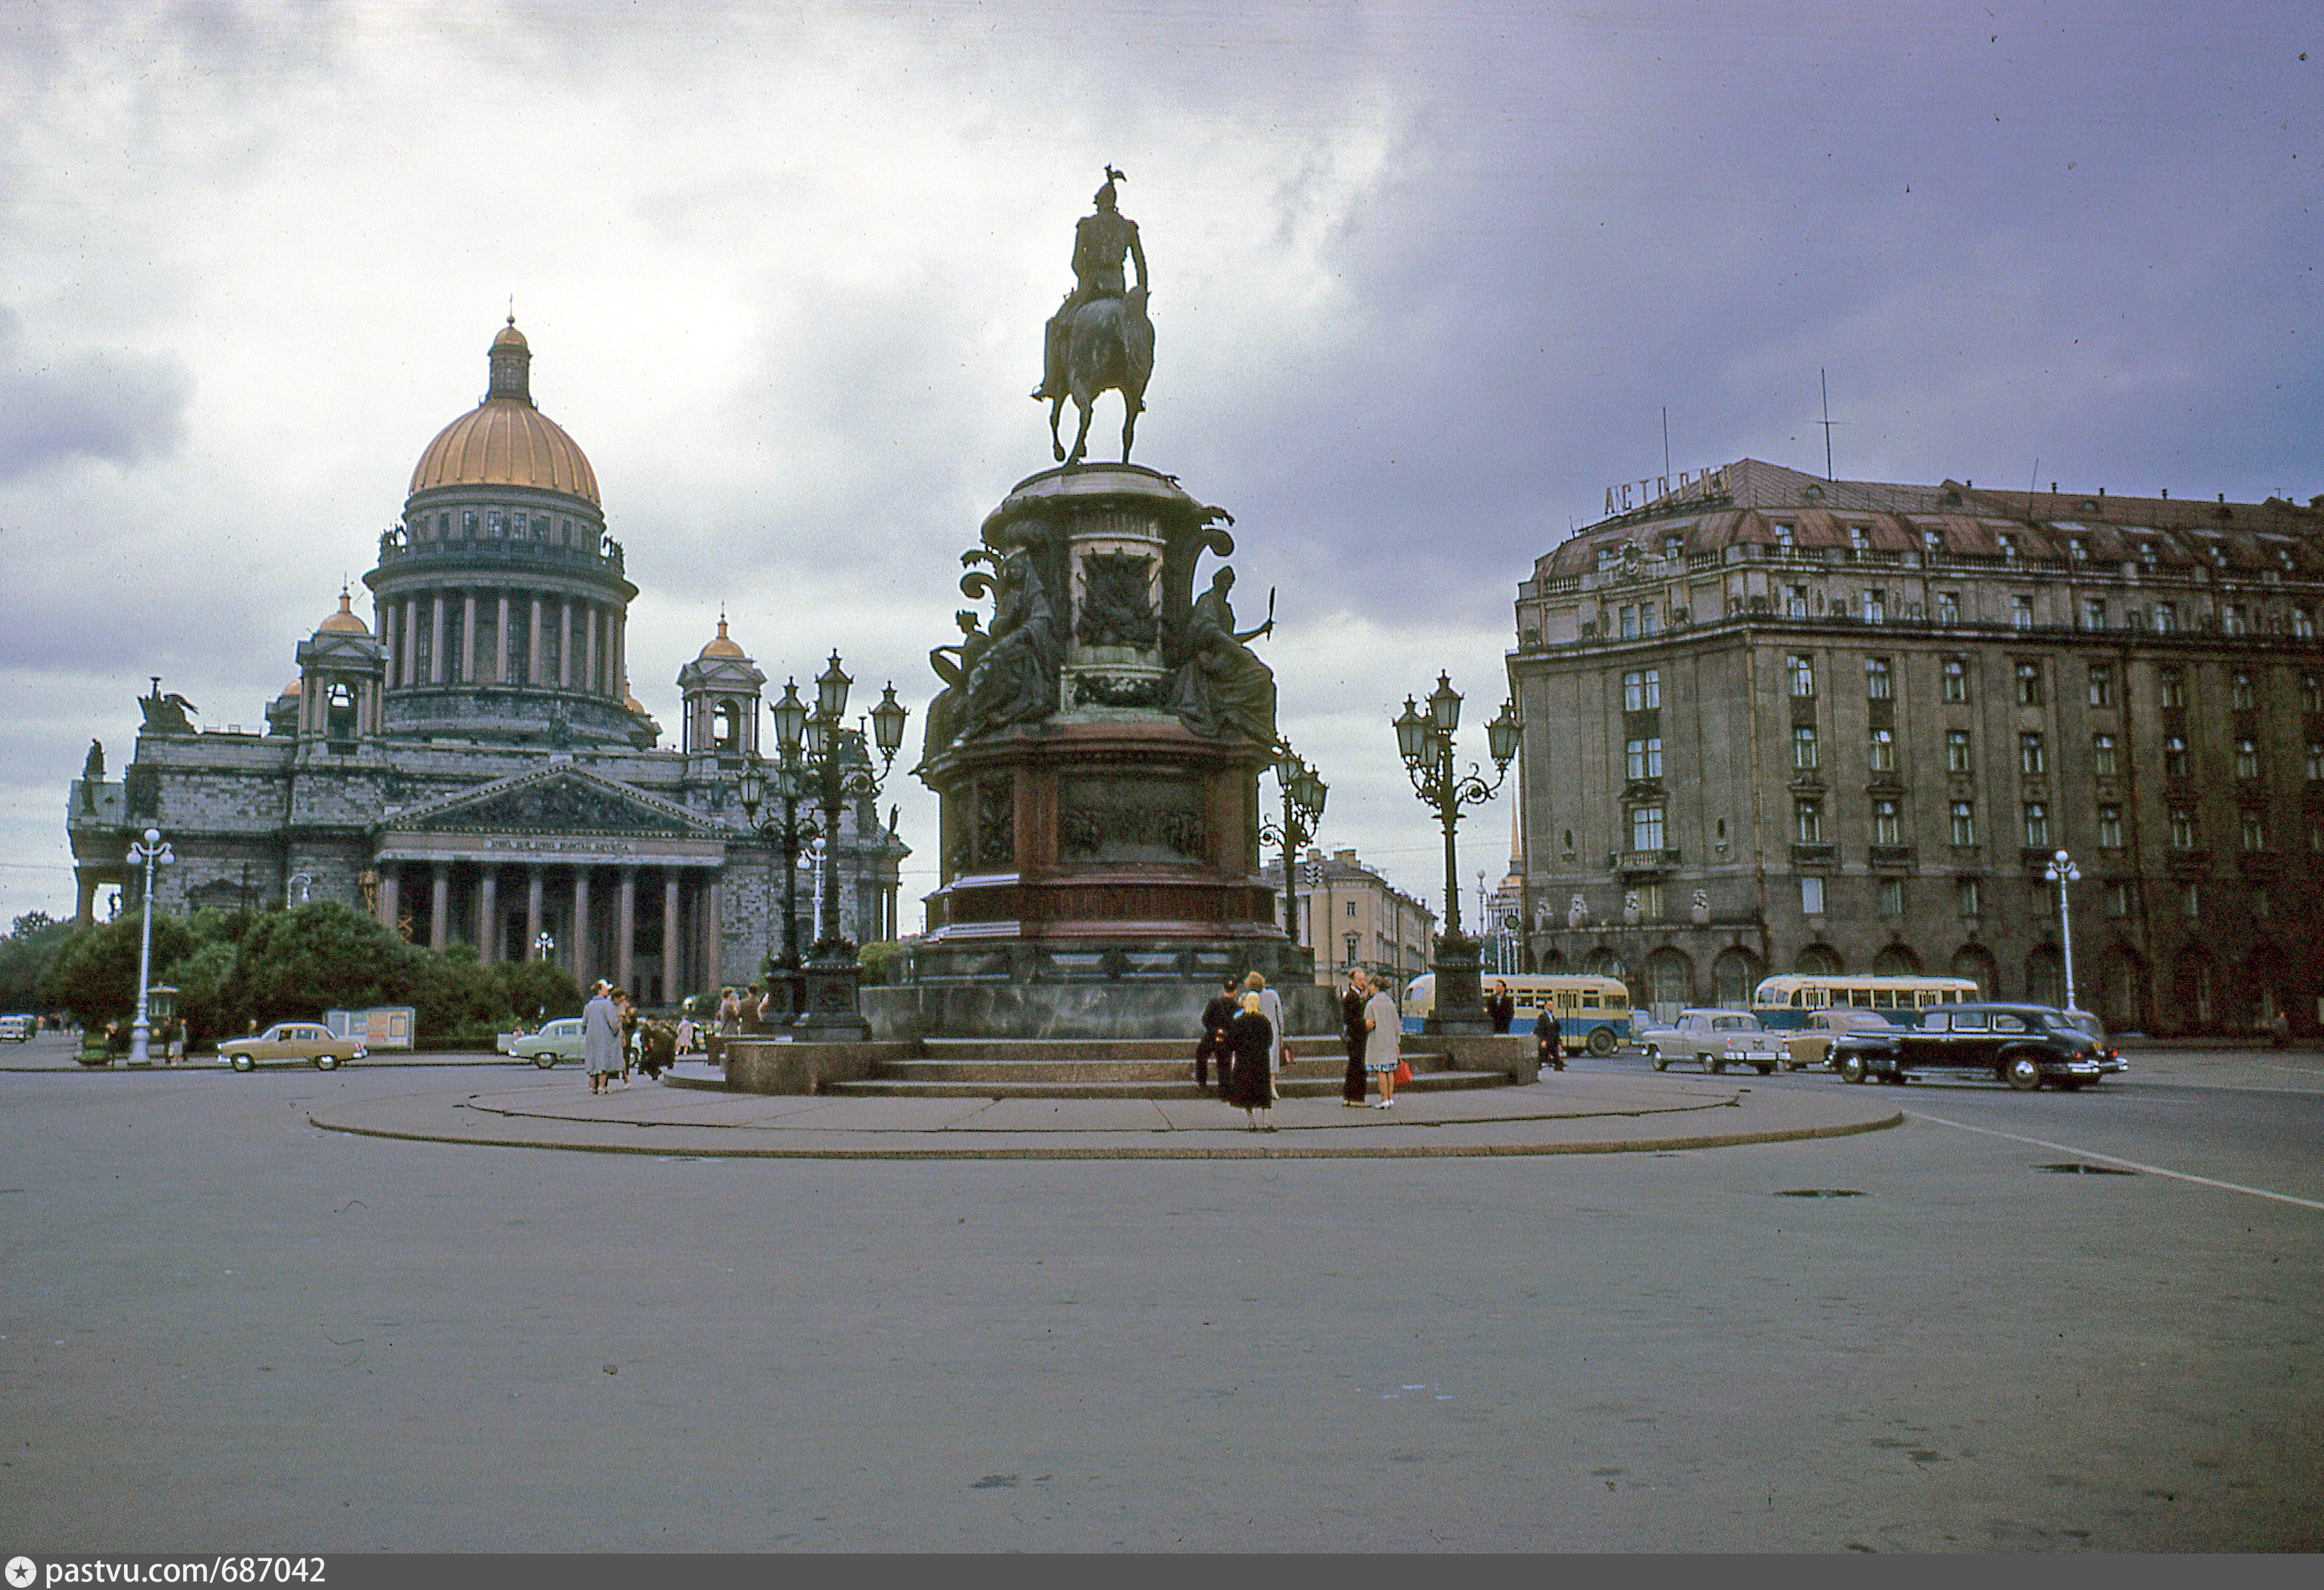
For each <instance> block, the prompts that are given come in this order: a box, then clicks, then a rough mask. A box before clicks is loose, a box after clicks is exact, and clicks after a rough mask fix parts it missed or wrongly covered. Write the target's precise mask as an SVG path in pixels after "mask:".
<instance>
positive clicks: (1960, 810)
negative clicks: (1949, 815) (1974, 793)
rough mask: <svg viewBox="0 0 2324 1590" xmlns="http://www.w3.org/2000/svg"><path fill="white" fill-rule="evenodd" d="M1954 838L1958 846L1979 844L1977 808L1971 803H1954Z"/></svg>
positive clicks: (1962, 801) (1961, 801) (1959, 801)
mask: <svg viewBox="0 0 2324 1590" xmlns="http://www.w3.org/2000/svg"><path fill="white" fill-rule="evenodd" d="M1952 836H1953V840H1952V842H1953V843H1954V844H1956V845H1974V844H1976V843H1977V808H1976V807H1975V806H1974V805H1972V804H1971V803H1969V801H1966V800H1956V801H1954V802H1953V826H1952Z"/></svg>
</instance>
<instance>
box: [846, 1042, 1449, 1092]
mask: <svg viewBox="0 0 2324 1590" xmlns="http://www.w3.org/2000/svg"><path fill="white" fill-rule="evenodd" d="M936 1047H937V1046H936V1045H935V1044H930V1045H929V1046H928V1048H929V1049H930V1050H931V1051H934V1050H935V1049H936ZM1404 1058H1405V1059H1406V1062H1407V1063H1408V1064H1409V1065H1410V1066H1411V1067H1412V1069H1413V1074H1414V1075H1415V1076H1416V1077H1421V1076H1429V1075H1433V1074H1435V1073H1438V1072H1442V1071H1446V1070H1449V1069H1451V1064H1450V1062H1449V1060H1448V1059H1447V1058H1446V1057H1445V1056H1443V1055H1426V1054H1410V1053H1407V1054H1406V1056H1405V1057H1404ZM1346 1070H1347V1061H1346V1059H1345V1058H1344V1057H1342V1055H1339V1054H1336V1053H1335V1054H1332V1055H1329V1056H1323V1055H1308V1056H1303V1055H1301V1054H1300V1053H1299V1052H1298V1049H1296V1046H1295V1048H1294V1049H1293V1050H1292V1059H1291V1063H1290V1065H1288V1066H1286V1067H1285V1068H1282V1069H1281V1070H1280V1071H1279V1072H1278V1073H1277V1075H1278V1076H1279V1077H1281V1078H1282V1079H1283V1080H1284V1081H1286V1082H1290V1081H1294V1080H1297V1081H1309V1080H1319V1081H1328V1082H1330V1083H1331V1084H1332V1085H1333V1086H1335V1087H1336V1086H1338V1085H1339V1081H1340V1078H1341V1077H1342V1076H1343V1075H1344V1074H1345V1073H1346ZM879 1075H880V1079H881V1080H884V1081H891V1082H1013V1083H1033V1082H1116V1083H1122V1082H1186V1083H1188V1084H1189V1085H1190V1086H1191V1084H1192V1078H1193V1077H1194V1056H1193V1054H1192V1053H1191V1052H1187V1050H1186V1049H1185V1048H1184V1047H1182V1048H1181V1049H1180V1051H1179V1052H1177V1053H1175V1054H1172V1055H1170V1056H1169V1057H1168V1058H1161V1059H1144V1058H1138V1059H1110V1058H1104V1057H1102V1056H1090V1055H1084V1054H1078V1053H1075V1054H1072V1055H1070V1056H1067V1055H1058V1056H1054V1057H1051V1056H1042V1055H1032V1056H1026V1057H1023V1058H1018V1057H1015V1056H1011V1057H1010V1058H991V1059H970V1058H964V1057H960V1056H953V1055H945V1056H937V1055H936V1054H935V1053H933V1052H931V1054H930V1057H929V1058H927V1059H911V1060H883V1061H881V1065H880V1072H879Z"/></svg>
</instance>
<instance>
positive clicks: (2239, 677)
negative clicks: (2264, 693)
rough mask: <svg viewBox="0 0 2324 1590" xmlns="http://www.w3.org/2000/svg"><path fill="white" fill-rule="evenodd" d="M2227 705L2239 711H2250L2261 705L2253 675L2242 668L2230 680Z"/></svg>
mask: <svg viewBox="0 0 2324 1590" xmlns="http://www.w3.org/2000/svg"><path fill="white" fill-rule="evenodd" d="M2227 705H2228V706H2230V707H2234V708H2235V709H2236V711H2238V712H2249V711H2250V710H2251V709H2252V708H2253V707H2256V706H2258V705H2259V696H2258V692H2257V691H2255V690H2254V689H2252V676H2251V675H2249V674H2247V673H2246V672H2245V671H2244V670H2242V669H2240V668H2239V669H2237V670H2236V674H2235V678H2234V679H2232V680H2230V681H2229V682H2228V685H2227Z"/></svg>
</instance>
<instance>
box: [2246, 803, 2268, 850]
mask: <svg viewBox="0 0 2324 1590" xmlns="http://www.w3.org/2000/svg"><path fill="white" fill-rule="evenodd" d="M2243 846H2244V848H2245V849H2246V850H2247V851H2258V850H2265V849H2266V848H2267V820H2266V819H2265V818H2263V817H2261V816H2260V814H2259V813H2257V812H2255V811H2247V812H2246V813H2244V820H2243Z"/></svg>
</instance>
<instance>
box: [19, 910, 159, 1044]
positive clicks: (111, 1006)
mask: <svg viewBox="0 0 2324 1590" xmlns="http://www.w3.org/2000/svg"><path fill="white" fill-rule="evenodd" d="M142 928H143V912H142V911H141V912H137V913H134V914H131V913H124V914H123V915H122V916H120V917H118V918H116V919H115V920H112V921H110V922H103V923H98V924H97V925H94V926H91V927H88V928H84V929H81V930H80V931H79V932H78V933H77V934H75V935H74V936H73V938H72V939H71V941H70V942H69V943H68V944H67V945H66V946H65V947H64V948H63V950H62V951H61V952H60V954H59V955H58V956H57V957H56V959H55V961H54V962H52V963H51V965H50V966H49V969H48V972H47V974H46V975H43V976H42V979H41V985H40V1002H41V1003H42V1004H44V1005H46V1006H48V1007H49V1008H50V1009H51V1010H67V1011H70V1012H72V1013H73V1016H74V1019H75V1020H77V1021H79V1022H80V1024H81V1026H82V1027H83V1028H85V1029H87V1030H88V1031H92V1032H101V1031H104V1030H105V1024H106V1022H107V1021H119V1022H120V1023H122V1025H123V1026H124V1027H126V1026H127V1025H128V1023H129V1020H130V1018H131V1017H133V1016H134V1015H135V1014H136V1013H137V942H138V938H139V934H140V932H141V930H142ZM197 946H198V940H197V939H196V938H194V932H193V929H192V928H191V927H189V925H188V924H187V922H186V921H185V920H183V919H182V918H179V917H172V916H163V915H160V914H156V915H155V916H154V918H153V957H152V965H153V966H156V967H161V966H168V965H170V964H171V962H173V961H177V960H180V959H182V958H183V957H186V956H188V955H190V954H192V953H193V951H194V949H195V948H197ZM152 981H153V982H155V983H166V982H168V981H169V979H168V978H166V977H163V976H161V975H160V974H159V972H155V973H154V974H153V975H152Z"/></svg>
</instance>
